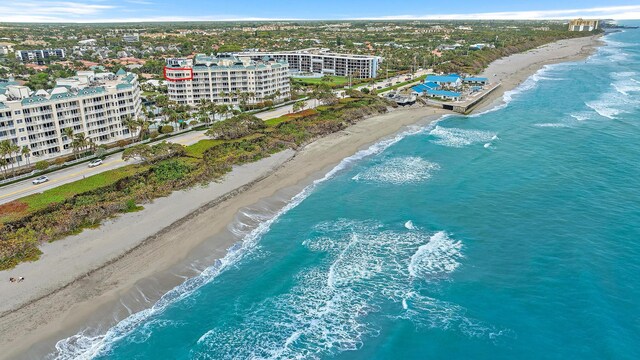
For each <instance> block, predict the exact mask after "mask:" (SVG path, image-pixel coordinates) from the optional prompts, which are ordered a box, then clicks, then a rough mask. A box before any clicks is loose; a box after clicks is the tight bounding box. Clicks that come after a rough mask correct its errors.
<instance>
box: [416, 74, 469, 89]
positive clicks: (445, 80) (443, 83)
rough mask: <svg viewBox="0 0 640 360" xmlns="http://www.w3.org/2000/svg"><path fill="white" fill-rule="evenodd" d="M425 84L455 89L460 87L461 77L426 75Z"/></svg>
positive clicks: (453, 75)
mask: <svg viewBox="0 0 640 360" xmlns="http://www.w3.org/2000/svg"><path fill="white" fill-rule="evenodd" d="M425 82H431V83H435V84H438V85H439V86H440V87H442V88H448V89H457V88H459V87H460V86H462V77H461V76H460V75H458V74H448V75H427V78H426V79H425Z"/></svg>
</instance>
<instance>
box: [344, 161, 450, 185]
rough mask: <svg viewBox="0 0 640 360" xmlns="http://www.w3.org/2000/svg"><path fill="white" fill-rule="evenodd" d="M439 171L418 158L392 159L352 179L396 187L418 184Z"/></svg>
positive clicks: (438, 167) (435, 166) (436, 167)
mask: <svg viewBox="0 0 640 360" xmlns="http://www.w3.org/2000/svg"><path fill="white" fill-rule="evenodd" d="M439 169H440V165H438V164H436V163H432V162H429V161H426V160H424V159H422V158H419V157H402V158H393V159H388V160H386V161H385V162H384V163H382V164H379V165H375V166H372V167H370V168H368V169H367V170H365V171H364V172H361V173H359V174H357V175H356V176H354V177H353V178H352V179H353V180H356V181H370V182H378V183H390V184H396V185H398V184H407V183H418V182H423V181H425V180H428V179H429V178H431V176H432V174H433V172H434V171H436V170H439Z"/></svg>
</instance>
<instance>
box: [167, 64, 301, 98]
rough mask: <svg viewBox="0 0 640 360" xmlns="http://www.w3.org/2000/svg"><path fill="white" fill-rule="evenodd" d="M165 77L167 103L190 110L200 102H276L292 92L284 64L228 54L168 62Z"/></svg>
mask: <svg viewBox="0 0 640 360" xmlns="http://www.w3.org/2000/svg"><path fill="white" fill-rule="evenodd" d="M164 76H165V79H166V80H167V87H168V95H169V99H170V100H173V101H176V102H178V103H180V104H185V105H191V106H194V105H197V104H199V103H200V102H201V101H202V100H208V101H211V102H214V103H218V104H229V105H236V104H240V103H242V102H246V104H256V103H260V102H263V101H266V100H272V101H275V102H279V101H284V100H286V99H288V98H289V96H290V91H291V90H290V85H289V66H288V65H287V63H286V62H284V61H274V60H266V59H265V60H251V59H249V58H248V57H237V56H233V55H230V54H219V55H218V56H217V57H214V56H206V55H203V54H199V55H196V56H195V57H194V58H193V59H167V66H166V67H165V69H164Z"/></svg>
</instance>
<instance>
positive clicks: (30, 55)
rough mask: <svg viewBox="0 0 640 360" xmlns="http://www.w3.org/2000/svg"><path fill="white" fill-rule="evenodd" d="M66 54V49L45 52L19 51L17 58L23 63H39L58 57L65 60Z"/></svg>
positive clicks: (46, 50)
mask: <svg viewBox="0 0 640 360" xmlns="http://www.w3.org/2000/svg"><path fill="white" fill-rule="evenodd" d="M65 56H66V53H65V51H64V49H45V50H18V51H16V58H17V59H18V60H20V61H22V62H31V61H35V62H38V63H42V62H44V59H48V58H51V57H57V58H59V59H64V58H65Z"/></svg>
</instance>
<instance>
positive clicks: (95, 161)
mask: <svg viewBox="0 0 640 360" xmlns="http://www.w3.org/2000/svg"><path fill="white" fill-rule="evenodd" d="M100 165H102V159H95V160H93V161H91V162H90V163H89V167H90V168H92V167H96V166H100Z"/></svg>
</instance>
